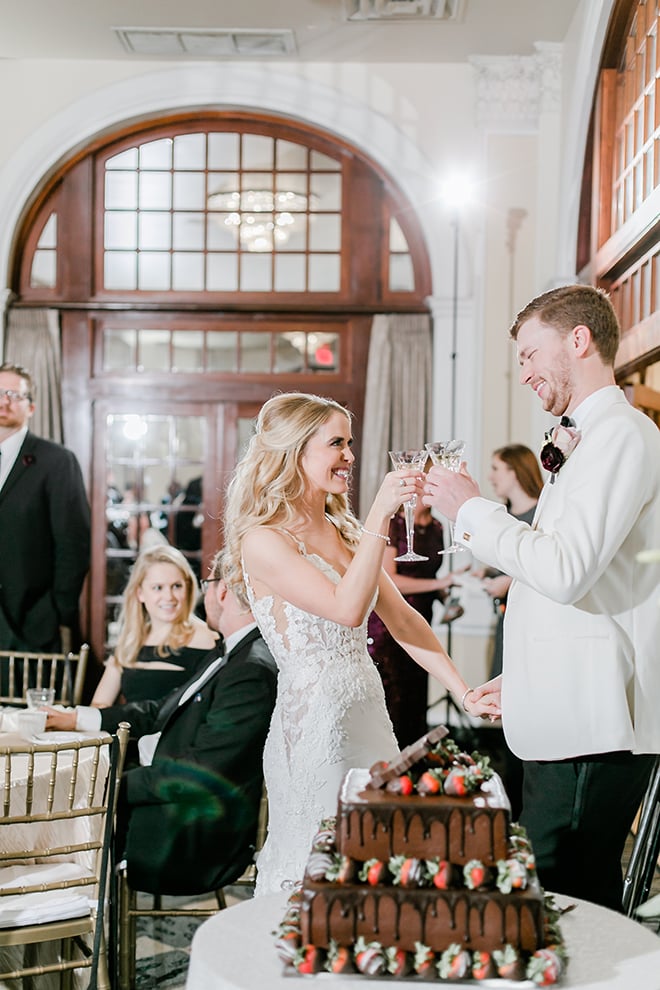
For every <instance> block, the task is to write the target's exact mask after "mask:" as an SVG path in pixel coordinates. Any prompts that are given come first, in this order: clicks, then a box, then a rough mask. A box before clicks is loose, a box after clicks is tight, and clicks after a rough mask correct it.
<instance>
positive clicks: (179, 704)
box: [48, 555, 277, 894]
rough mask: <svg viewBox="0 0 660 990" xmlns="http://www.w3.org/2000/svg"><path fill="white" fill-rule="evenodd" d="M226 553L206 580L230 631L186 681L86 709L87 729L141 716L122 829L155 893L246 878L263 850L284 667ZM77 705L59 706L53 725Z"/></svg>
mask: <svg viewBox="0 0 660 990" xmlns="http://www.w3.org/2000/svg"><path fill="white" fill-rule="evenodd" d="M221 568H222V563H221V556H220V555H219V556H218V557H217V558H216V560H215V562H214V564H213V567H212V571H211V576H210V577H209V578H208V579H207V580H206V581H203V582H202V586H203V588H204V590H205V597H204V603H205V606H206V612H207V621H208V623H209V625H210V626H211V627H212V628H215V629H217V630H218V631H219V632H221V633H222V635H223V637H224V641H225V644H226V649H227V652H226V655H223V652H222V650H221V649H215V650H213V651H212V652H211V653H210V654H209V656H208V661H207V663H206V664H205V665H203V666H201V667H200V669H199V670H198V672H197V673H196V675H195V676H194V677H193V678H191V679H190V681H188V683H187V684H185V685H184V686H183V687H181V688H177V690H176V691H173V692H172V693H171V694H169V695H168V696H167V697H166V698H164V699H160V700H158V701H141V702H132V703H129V704H126V705H113V706H111V707H110V708H105V709H101V710H98V709H90V708H78V709H77V710H76V715H77V719H76V725H77V727H78V728H87V727H89V728H98V727H99V726H100V727H102V728H103V729H106V730H107V731H109V732H112V731H114V730H115V729H116V728H117V726H118V725H119V722H121V721H127V722H129V723H130V725H131V737H132V738H137V739H138V748H139V751H140V763H141V765H140V766H138V767H134V768H132V769H129V770H127V771H126V772H125V773H124V775H123V777H122V782H121V788H120V799H119V814H118V817H119V823H120V825H119V831H123V832H124V834H125V836H126V840H125V846H124V849H125V858H126V861H127V870H128V880H129V883H130V885H131V886H132V887H133V888H134V889H136V890H143V891H148V892H150V893H156V894H157V893H167V894H197V893H205V892H208V891H210V890H215V889H217V888H219V887H222V886H224V885H226V884H228V883H231V882H232V881H233V880H235V879H237V878H238V877H239V876H240V875H241V873H242V872H243V870H244V869H245V867H246V866H247V865H248V864H249V863H250V861H251V859H252V855H253V852H254V840H255V835H256V828H257V820H258V816H259V804H260V800H261V794H262V786H263V777H262V754H263V747H264V742H265V740H266V735H267V733H268V728H269V725H270V718H271V714H272V711H273V707H274V705H275V696H276V689H277V668H276V666H275V661H274V660H273V658H272V656H271V654H270V652H269V650H268V648H267V646H266V644H265V643H264V641H263V639H262V638H261V634H260V633H259V630H258V629H257V627H256V624H255V622H254V619H253V617H252V613H251V612H250V610H249V607H248V606H247V604H246V603H245V602H241V601H239V600H238V598H237V597H236V595H235V594H234V593H233V592H231V591H229V589H228V588H227V586H226V585H225V583H224V580H223V579H222V576H221V575H222V569H221ZM72 716H73V713H58V712H56V711H54V710H52V709H51V710H50V713H49V718H48V727H49V728H70V727H71V724H72V723H71V722H66V720H65V719H66V718H68V719H72Z"/></svg>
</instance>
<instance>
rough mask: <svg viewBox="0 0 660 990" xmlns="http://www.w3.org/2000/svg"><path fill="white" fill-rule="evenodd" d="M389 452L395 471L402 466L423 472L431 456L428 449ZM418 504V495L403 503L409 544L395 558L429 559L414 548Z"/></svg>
mask: <svg viewBox="0 0 660 990" xmlns="http://www.w3.org/2000/svg"><path fill="white" fill-rule="evenodd" d="M389 454H390V459H391V461H392V464H393V465H394V470H395V471H400V470H401V469H402V468H409V467H411V468H417V469H418V470H419V471H420V472H422V471H423V470H424V465H425V464H426V461H427V459H428V456H429V455H428V453H427V451H426V450H390V452H389ZM416 505H417V496H416V495H413V497H412V498H410V499H408V501H407V502H404V503H403V514H404V518H405V520H406V542H407V544H408V549H407V551H406V553H403V554H401V556H400V557H395V558H394V559H395V560H428V559H429V558H428V557H422V556H421V554H418V553H415V551H414V550H413V534H414V532H415V518H414V516H415V506H416Z"/></svg>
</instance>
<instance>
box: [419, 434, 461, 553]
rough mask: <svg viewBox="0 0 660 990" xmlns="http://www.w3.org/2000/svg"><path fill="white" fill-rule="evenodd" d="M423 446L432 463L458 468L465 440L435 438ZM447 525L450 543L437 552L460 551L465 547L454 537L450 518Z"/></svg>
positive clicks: (455, 469)
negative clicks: (432, 441) (433, 441)
mask: <svg viewBox="0 0 660 990" xmlns="http://www.w3.org/2000/svg"><path fill="white" fill-rule="evenodd" d="M425 447H426V450H427V453H428V454H429V456H430V458H431V460H432V461H433V463H434V464H440V465H441V466H442V467H445V468H449V470H450V471H459V470H460V467H461V459H462V457H463V451H464V450H465V440H436V441H435V443H427V444H425ZM447 526H448V530H449V540H450V543H449V546H448V547H446V548H445V549H444V550H440V551H438V553H439V554H443V553H461V552H462V551H463V550H465V549H466V548H465V547H462V546H461V545H460V543H457V542H456V540H455V539H454V524H453V522H451V520H450V519H448V520H447Z"/></svg>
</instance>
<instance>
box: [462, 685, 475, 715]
mask: <svg viewBox="0 0 660 990" xmlns="http://www.w3.org/2000/svg"><path fill="white" fill-rule="evenodd" d="M472 690H473V689H472V688H468V689H467V691H466V692H465V693H464V694H463V697H462V698H461V708H462V709H463V711H464V712H467V713H468V715H469V714H470V713H469V712H468V710H467V708H466V707H465V699H466V698H467V696H468V694H471V692H472Z"/></svg>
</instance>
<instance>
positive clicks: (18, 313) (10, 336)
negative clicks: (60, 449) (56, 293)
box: [4, 309, 64, 443]
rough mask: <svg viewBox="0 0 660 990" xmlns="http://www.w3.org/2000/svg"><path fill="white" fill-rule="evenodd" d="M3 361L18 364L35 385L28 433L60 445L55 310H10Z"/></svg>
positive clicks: (58, 336) (57, 349) (60, 422)
mask: <svg viewBox="0 0 660 990" xmlns="http://www.w3.org/2000/svg"><path fill="white" fill-rule="evenodd" d="M4 361H5V362H9V363H10V364H20V365H21V366H22V367H23V368H25V369H26V370H27V371H29V372H30V374H31V375H32V380H33V381H34V384H35V386H36V387H35V396H34V400H35V410H34V415H33V416H32V419H31V420H30V429H31V430H32V432H33V433H36V434H37V435H38V436H40V437H45V438H46V439H47V440H55V441H56V442H57V443H63V441H64V437H63V433H62V362H61V358H60V323H59V314H58V312H57V310H55V309H10V310H9V313H8V316H7V327H6V330H5V348H4Z"/></svg>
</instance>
